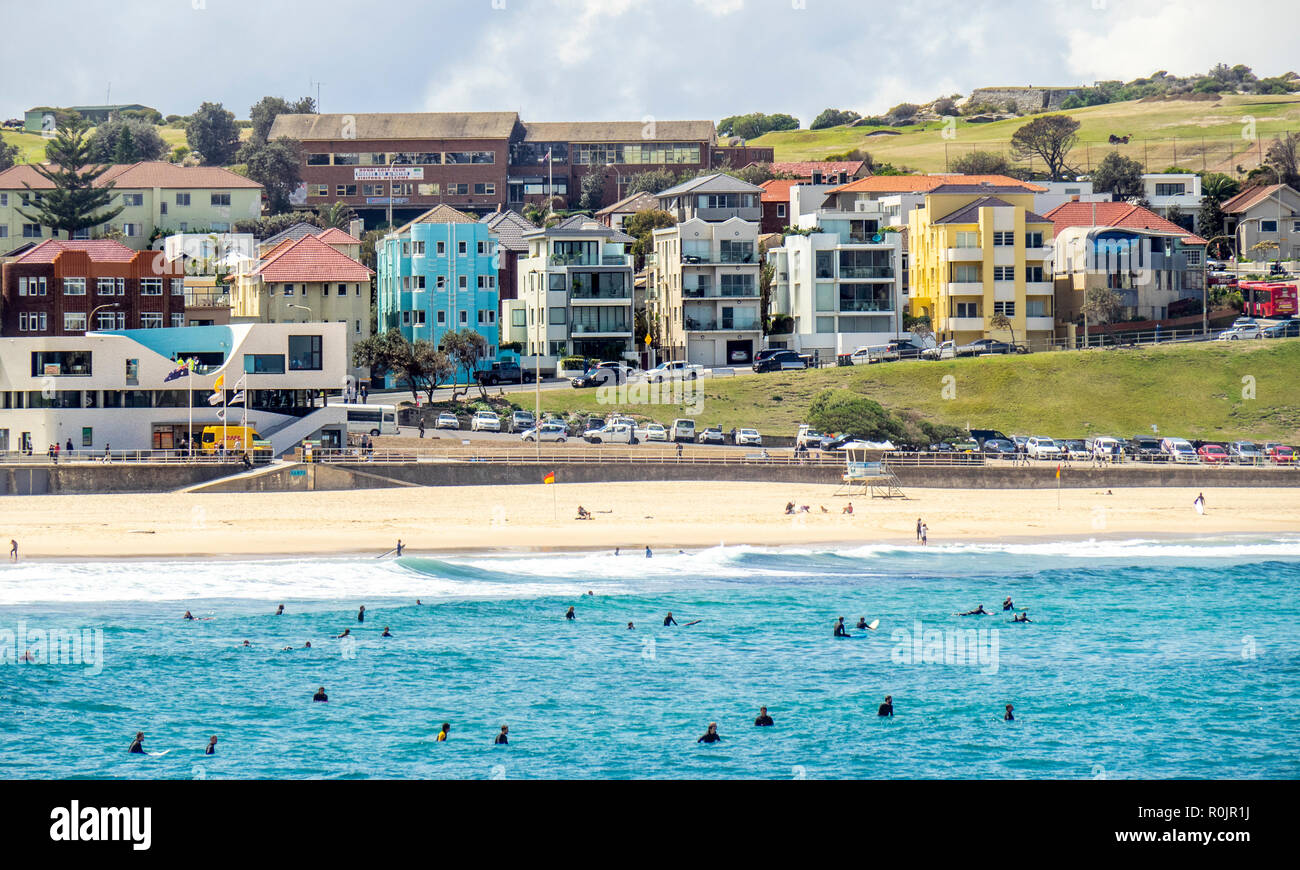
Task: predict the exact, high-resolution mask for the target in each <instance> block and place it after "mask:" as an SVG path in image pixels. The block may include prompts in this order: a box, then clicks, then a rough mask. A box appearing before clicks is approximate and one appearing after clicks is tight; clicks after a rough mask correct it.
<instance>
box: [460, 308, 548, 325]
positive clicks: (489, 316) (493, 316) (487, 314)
mask: <svg viewBox="0 0 1300 870" xmlns="http://www.w3.org/2000/svg"><path fill="white" fill-rule="evenodd" d="M560 310H561V311H563V310H564V309H560ZM478 322H479V323H480V324H492V323H496V322H497V313H496V312H495V311H492V310H491V309H488V310H485V311H479V313H478Z"/></svg>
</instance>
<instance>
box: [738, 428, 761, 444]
mask: <svg viewBox="0 0 1300 870" xmlns="http://www.w3.org/2000/svg"><path fill="white" fill-rule="evenodd" d="M735 440H736V444H738V445H743V446H746V447H762V446H763V436H762V435H760V434H758V430H757V429H737V430H736V439H735Z"/></svg>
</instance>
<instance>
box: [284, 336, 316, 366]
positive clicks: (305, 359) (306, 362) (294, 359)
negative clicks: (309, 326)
mask: <svg viewBox="0 0 1300 870" xmlns="http://www.w3.org/2000/svg"><path fill="white" fill-rule="evenodd" d="M323 367H324V366H323V364H322V362H321V337H320V336H319V335H291V336H289V371H291V372H318V371H320V370H321V369H322V368H323Z"/></svg>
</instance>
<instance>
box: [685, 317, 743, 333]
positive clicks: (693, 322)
mask: <svg viewBox="0 0 1300 870" xmlns="http://www.w3.org/2000/svg"><path fill="white" fill-rule="evenodd" d="M758 329H759V324H758V318H757V317H731V318H727V317H723V318H721V319H720V320H707V319H697V318H694V317H687V318H686V331H687V332H755V331H757V330H758Z"/></svg>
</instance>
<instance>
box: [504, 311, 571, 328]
mask: <svg viewBox="0 0 1300 870" xmlns="http://www.w3.org/2000/svg"><path fill="white" fill-rule="evenodd" d="M480 313H481V312H480ZM568 313H569V311H568V309H567V308H552V309H551V310H550V313H549V314H548V315H547V317H548V318H549V323H550V325H551V326H562V325H564V324H565V323H567V322H568V320H569V318H568ZM579 319H581V318H579ZM480 322H481V321H480Z"/></svg>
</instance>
